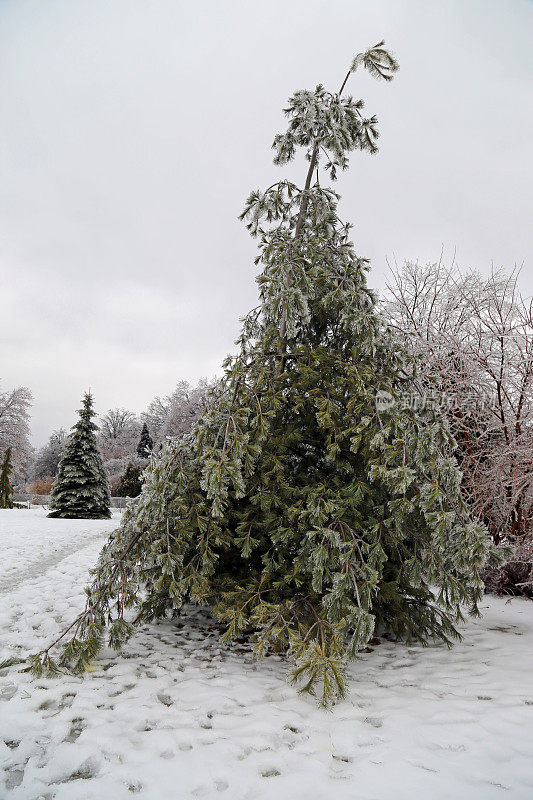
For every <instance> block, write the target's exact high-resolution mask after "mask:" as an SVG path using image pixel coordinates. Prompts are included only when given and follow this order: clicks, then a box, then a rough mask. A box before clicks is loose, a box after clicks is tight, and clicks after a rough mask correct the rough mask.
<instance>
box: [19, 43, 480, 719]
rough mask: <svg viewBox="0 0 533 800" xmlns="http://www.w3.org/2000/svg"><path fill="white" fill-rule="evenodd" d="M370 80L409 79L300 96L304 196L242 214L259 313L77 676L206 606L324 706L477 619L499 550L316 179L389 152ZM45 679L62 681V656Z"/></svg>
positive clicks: (149, 480)
mask: <svg viewBox="0 0 533 800" xmlns="http://www.w3.org/2000/svg"><path fill="white" fill-rule="evenodd" d="M362 67H364V68H366V69H368V71H369V72H370V73H371V74H372V75H374V76H375V77H378V78H384V79H385V80H390V79H391V78H392V77H393V73H394V72H395V70H396V69H397V64H396V62H395V61H394V59H393V58H392V57H391V56H390V54H389V53H388V52H387V51H386V50H385V49H384V46H383V43H380V44H379V45H377V46H376V47H374V48H371V49H370V50H369V51H367V52H365V53H362V54H360V55H358V56H356V58H355V59H354V61H353V63H352V65H351V68H350V70H349V72H348V75H347V76H346V79H345V80H344V82H343V84H342V87H341V89H340V91H338V92H333V93H332V92H329V91H327V90H326V89H325V88H324V87H323V86H321V85H319V86H317V88H316V89H315V90H314V91H298V92H296V93H295V94H294V95H293V96H292V97H291V98H290V100H289V102H288V105H287V108H286V114H287V117H288V120H289V123H288V128H287V130H286V131H285V133H282V134H280V135H278V136H276V138H275V140H274V150H275V159H274V160H275V163H276V164H285V163H287V162H288V161H291V160H292V159H293V158H294V157H295V155H296V153H297V151H298V150H300V149H302V150H303V152H304V155H305V157H306V159H307V162H308V169H307V177H306V181H305V184H304V186H303V188H300V187H298V186H297V185H295V184H294V183H291V182H290V181H288V180H281V181H280V182H278V183H275V184H273V185H272V186H270V187H269V188H268V189H266V191H263V192H261V191H254V192H252V194H251V195H250V197H249V198H248V200H247V202H246V206H245V209H244V212H243V215H242V217H243V219H244V220H245V221H246V223H247V226H248V229H249V231H250V233H251V234H252V236H254V237H255V238H256V239H257V241H258V248H259V253H258V256H257V263H258V264H259V265H260V267H261V272H260V275H259V277H258V285H259V295H260V303H259V305H258V307H257V308H256V309H255V310H254V311H252V312H251V313H250V314H249V315H248V316H247V317H246V318H245V320H244V324H243V328H242V333H241V336H240V338H239V340H238V345H239V352H238V354H237V356H236V357H234V358H228V359H227V361H226V362H225V365H224V367H225V373H224V377H223V378H222V380H221V381H220V383H219V384H218V385H217V386H216V387H215V388H214V389H213V390H212V392H211V397H210V403H209V405H208V408H207V410H206V411H205V412H204V414H203V415H202V417H201V418H200V420H199V421H198V423H197V424H196V425H195V427H194V428H193V430H192V432H191V433H189V434H187V435H184V436H183V437H181V438H180V439H175V440H170V441H169V442H168V443H167V444H166V446H165V447H164V448H163V450H162V452H161V454H160V455H159V456H158V457H157V459H155V460H154V461H153V463H152V464H151V466H150V468H149V469H148V471H147V473H146V475H145V481H144V485H143V490H142V492H141V495H140V497H139V499H138V501H137V503H136V504H135V505H134V506H132V507H130V508H129V509H128V510H127V511H126V513H125V517H124V521H123V524H122V526H121V527H120V529H119V530H117V531H116V532H115V533H114V534H113V535H112V536H111V538H110V540H109V542H108V543H107V545H106V546H105V547H104V549H103V551H102V553H101V555H100V558H99V561H98V564H97V569H96V572H95V573H94V579H93V582H92V585H91V586H90V588H89V590H88V592H89V594H88V599H87V608H86V611H85V612H84V613H82V614H81V616H80V617H79V619H78V621H77V624H76V626H75V630H76V634H75V636H74V638H72V639H71V640H70V641H69V642H68V644H67V645H66V647H65V649H64V650H63V653H62V655H61V659H60V663H61V664H62V665H66V666H69V667H70V668H73V669H74V670H82V669H84V668H85V666H86V665H87V663H88V662H89V661H90V659H91V658H92V657H93V656H94V655H95V653H96V652H97V651H98V648H99V647H100V645H101V643H102V641H103V636H104V631H105V627H106V625H108V624H110V628H109V642H110V644H111V645H112V646H114V647H120V645H121V643H122V642H123V641H124V640H125V639H126V638H127V637H128V636H129V635H130V634H131V632H132V629H133V628H132V624H131V621H129V619H128V618H127V616H125V609H128V608H131V607H134V608H135V609H136V612H137V613H136V617H135V619H136V620H137V621H138V620H151V619H155V618H158V617H162V616H164V615H167V614H172V613H177V612H178V611H179V609H180V607H181V605H182V604H183V602H184V601H186V600H192V601H193V602H198V603H204V604H208V605H210V606H211V607H212V608H213V610H214V613H215V614H216V615H217V616H218V617H219V618H220V619H222V620H224V621H225V622H226V623H227V626H228V627H227V634H226V638H227V639H229V638H231V637H232V636H233V635H235V634H236V633H238V632H241V631H245V632H248V633H249V634H250V635H252V636H253V637H254V639H255V652H256V654H257V656H258V657H260V656H262V655H263V654H264V653H265V652H267V651H268V650H269V649H271V648H273V649H277V650H281V651H284V652H287V653H288V654H289V656H290V657H291V659H292V661H293V669H292V678H293V679H294V680H295V681H299V682H301V685H302V688H303V689H304V690H307V691H309V692H318V693H319V695H320V698H321V702H323V703H325V704H326V703H328V702H330V701H331V700H333V699H334V698H335V697H336V696H339V695H342V694H343V693H344V691H345V666H346V663H347V661H348V660H350V659H353V658H355V657H356V654H357V651H358V650H359V649H360V648H361V647H363V646H364V645H365V644H366V642H367V641H368V640H369V638H370V637H371V636H372V633H373V631H374V629H375V628H378V629H379V630H386V631H388V632H389V634H392V635H394V636H396V637H402V638H410V639H414V640H417V641H420V642H426V641H428V640H430V639H441V640H444V641H446V642H450V641H451V640H452V639H453V638H454V637H455V636H456V635H457V632H456V627H455V626H456V623H457V622H458V621H459V620H461V618H462V613H463V612H462V608H463V605H465V606H466V607H467V608H469V609H470V610H472V611H473V612H476V611H477V603H478V601H479V599H480V597H481V593H482V582H481V580H480V578H479V571H478V570H479V567H480V566H481V564H482V563H483V562H484V561H485V559H486V558H487V556H488V555H489V554H490V552H491V548H492V545H491V543H490V541H489V539H488V537H487V535H486V532H485V530H484V528H483V527H482V526H481V525H479V524H478V523H477V522H476V521H475V520H472V519H470V517H469V513H468V509H467V508H466V507H465V504H464V502H463V500H462V498H461V494H460V488H459V486H460V478H461V476H460V473H459V471H458V469H457V466H456V462H455V460H454V457H453V451H454V447H455V443H454V441H453V438H452V436H451V435H450V432H449V430H448V428H447V426H446V423H445V421H444V420H442V419H440V418H439V417H438V416H436V415H435V413H433V412H432V410H431V409H428V410H426V411H422V412H420V411H417V410H416V408H412V407H410V406H405V405H403V404H401V403H400V399H401V397H402V393H403V392H404V390H409V391H411V390H413V389H415V388H416V363H414V362H413V361H411V360H409V359H408V357H407V355H406V354H405V353H404V352H403V351H402V350H401V349H399V347H398V346H397V345H396V344H395V342H394V340H393V339H392V337H391V335H390V334H389V333H388V332H387V331H386V330H384V329H383V326H382V324H381V322H380V318H379V316H378V314H377V311H376V308H375V300H374V296H373V294H372V292H371V291H370V290H369V289H368V287H367V284H366V274H365V273H366V270H367V264H366V262H365V260H364V259H362V258H360V257H358V256H357V255H356V254H355V252H354V247H353V245H352V243H351V241H350V232H349V231H350V226H349V225H347V224H345V223H343V222H342V221H341V220H340V219H339V216H338V212H337V202H338V199H339V198H338V195H337V194H336V193H335V192H334V191H333V190H332V189H331V188H330V187H328V186H326V185H324V183H323V179H324V175H322V177H321V179H320V180H319V169H322V170H323V173H326V174H329V177H330V178H331V179H332V180H334V179H335V178H336V177H337V172H338V171H339V170H345V169H347V167H348V157H349V154H350V152H352V151H353V150H366V151H368V152H370V153H373V152H375V151H376V139H377V136H378V130H377V120H376V118H375V117H374V116H370V117H366V116H365V114H364V111H363V102H362V101H361V100H354V99H353V98H352V97H351V96H344V94H343V91H344V88H345V85H346V82H347V80H348V78H349V76H350V74H351V73H353V72H355V71H357V70H358V69H360V68H362ZM380 400H381V402H379V401H380ZM377 401H378V402H377ZM110 620H111V622H110ZM32 665H33V668H34V671H35V672H36V673H39V672H40V671H42V669H43V668H45V669H51V670H52V671H53V670H54V668H55V662H54V661H51V658H50V654H49V653H48V651H45V652H43V653H41V654H39V655H37V656H34V657H33V659H32Z"/></svg>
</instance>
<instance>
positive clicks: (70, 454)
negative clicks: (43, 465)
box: [48, 393, 111, 519]
mask: <svg viewBox="0 0 533 800" xmlns="http://www.w3.org/2000/svg"><path fill="white" fill-rule="evenodd" d="M79 415H80V416H79V420H78V422H77V423H76V424H75V425H74V427H73V428H72V432H71V433H70V435H69V437H68V439H67V442H66V444H65V445H64V448H63V452H62V455H61V460H60V462H59V467H58V471H57V478H56V480H55V482H54V485H53V486H52V492H51V498H50V507H51V509H52V511H51V513H50V514H49V515H48V516H50V517H67V518H69V519H77V518H85V519H100V518H104V517H110V516H111V513H110V510H109V509H110V505H111V495H110V489H109V480H108V478H107V475H106V472H105V469H104V465H103V462H102V456H101V454H100V451H99V449H98V444H97V441H96V436H95V431H96V430H98V429H97V426H96V425H95V424H94V422H93V421H92V419H93V417H94V416H95V413H94V411H93V399H92V396H91V394H89V393H86V394H85V396H84V398H83V407H82V408H81V409H80V410H79Z"/></svg>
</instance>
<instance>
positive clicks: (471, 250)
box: [0, 0, 533, 445]
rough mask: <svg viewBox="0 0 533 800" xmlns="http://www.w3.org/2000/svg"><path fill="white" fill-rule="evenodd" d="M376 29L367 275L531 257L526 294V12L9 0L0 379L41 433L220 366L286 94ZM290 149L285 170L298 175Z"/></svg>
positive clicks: (361, 203)
mask: <svg viewBox="0 0 533 800" xmlns="http://www.w3.org/2000/svg"><path fill="white" fill-rule="evenodd" d="M382 38H385V39H386V40H387V45H389V46H390V47H391V49H393V51H394V52H395V54H396V56H397V58H398V59H399V61H400V65H401V70H400V73H399V74H398V77H397V79H396V80H395V81H393V83H392V84H385V83H376V82H374V81H372V79H371V78H370V77H369V76H367V75H366V74H359V73H358V74H357V75H356V76H353V77H352V79H351V82H350V84H349V89H350V91H351V92H352V93H353V94H354V95H356V96H360V97H362V98H364V99H365V100H366V101H367V111H369V112H370V113H376V114H377V116H378V118H379V120H380V128H381V139H380V148H381V149H380V152H379V154H378V155H377V156H374V157H372V156H369V155H366V154H360V153H359V154H357V153H356V154H354V155H353V156H352V160H351V169H350V171H349V172H348V173H346V174H345V175H342V176H341V178H340V180H339V181H338V183H337V188H338V191H340V193H341V194H342V196H343V199H342V203H341V213H342V215H343V216H344V218H346V219H349V220H351V221H352V222H354V223H355V230H354V239H355V242H356V245H357V250H358V252H359V253H360V255H364V256H367V257H369V258H371V259H372V271H371V273H370V284H371V285H372V286H374V287H376V288H378V289H379V288H381V287H382V286H383V284H384V281H385V276H386V272H387V260H389V261H392V260H394V259H396V261H397V262H402V261H403V260H404V259H411V260H416V259H418V260H420V261H422V262H426V261H435V260H437V259H438V258H439V255H440V253H441V250H442V249H443V250H444V258H445V260H448V261H450V260H451V258H452V257H453V254H454V252H455V253H456V261H457V262H458V263H459V264H460V265H462V266H464V267H467V266H473V267H476V268H478V269H479V270H480V271H482V272H485V273H486V272H488V271H490V268H491V264H492V263H494V264H495V265H497V266H500V265H504V266H506V267H508V268H512V267H513V266H514V265H515V264H518V265H523V267H522V279H521V283H522V288H523V289H524V291H525V292H526V293H528V294H529V293H531V292H532V290H533V266H532V264H533V225H532V219H531V212H532V208H531V200H532V186H533V168H532V164H533V158H532V155H533V152H532V151H533V136H532V130H533V96H532V95H533V47H532V42H533V3H530V2H526V0H499V1H498V2H496V1H495V0H440V1H439V0H432V2H427V0H388V1H386V0H372V1H371V0H365V2H362V0H263V1H262V2H251V0H242V1H239V0H203V2H200V0H149V2H148V1H147V0H83V1H82V0H64V2H60V1H59V0H47V2H43V0H31V1H28V0H0V74H1V80H0V113H1V117H0V278H1V283H0V343H1V350H0V376H1V377H2V379H3V386H4V388H10V387H13V386H15V385H20V384H23V385H27V386H28V387H29V388H30V389H31V390H32V392H33V394H34V407H33V417H32V429H33V441H34V443H35V444H36V445H40V444H42V443H43V442H44V441H45V440H46V439H47V437H48V436H49V434H50V432H51V431H52V429H54V428H58V427H60V426H64V427H68V426H70V425H71V424H72V423H73V422H74V418H75V409H76V408H78V407H79V401H80V397H81V394H82V393H83V391H84V390H86V389H87V388H89V387H90V388H91V389H92V391H93V393H94V395H95V402H96V407H97V410H98V411H99V412H100V413H101V412H104V411H105V410H106V409H107V408H110V407H115V406H125V407H128V408H130V409H132V410H134V411H136V412H140V411H142V410H143V408H144V407H145V406H146V405H147V403H148V402H149V401H150V399H151V398H152V397H153V396H154V395H156V394H168V393H169V392H170V391H171V390H172V389H173V387H174V385H175V384H176V382H177V381H178V380H180V379H184V378H185V379H189V380H192V381H194V380H196V379H198V378H199V377H201V376H206V377H212V376H214V375H215V374H217V372H219V365H220V363H221V361H222V359H223V358H224V356H225V355H226V354H227V352H228V351H230V350H231V349H232V347H233V344H232V343H233V340H234V339H235V337H236V335H237V333H238V329H239V317H240V316H242V315H243V314H245V313H246V311H247V310H248V309H249V308H250V307H252V306H253V305H255V303H256V287H255V283H254V276H255V272H256V268H255V267H254V264H253V257H254V243H253V241H252V240H251V239H250V238H249V236H248V234H247V232H246V230H245V228H244V226H243V225H242V224H241V223H239V222H238V220H237V216H238V214H239V212H240V210H241V207H242V204H243V201H244V199H245V198H246V196H247V195H248V193H249V191H250V190H251V189H252V188H261V187H262V188H265V187H266V186H268V185H269V184H270V183H272V182H273V181H274V180H276V179H278V178H279V177H281V176H283V174H284V173H286V172H287V169H286V168H282V169H279V168H277V167H274V165H273V164H272V153H271V150H270V147H271V143H272V139H273V137H274V134H275V133H276V132H278V131H280V130H282V129H283V125H284V122H283V116H282V113H281V109H282V108H283V106H284V103H285V101H286V99H287V97H288V96H289V94H291V93H292V92H293V91H294V90H295V89H300V88H311V89H312V88H314V86H315V85H316V83H318V82H322V83H325V85H326V86H327V87H328V88H331V89H332V90H335V89H337V88H338V86H339V83H340V82H341V80H342V78H343V76H344V74H345V72H346V68H347V66H348V64H349V62H350V59H351V57H352V55H353V54H354V53H356V52H359V51H360V50H363V49H366V48H367V47H368V46H370V45H373V44H375V43H376V42H377V41H379V40H380V39H382ZM305 169H306V167H305V164H304V163H303V162H301V161H299V162H298V163H297V164H296V165H295V167H294V169H292V168H291V170H290V174H291V177H293V178H295V179H298V180H299V181H300V182H303V178H304V171H305Z"/></svg>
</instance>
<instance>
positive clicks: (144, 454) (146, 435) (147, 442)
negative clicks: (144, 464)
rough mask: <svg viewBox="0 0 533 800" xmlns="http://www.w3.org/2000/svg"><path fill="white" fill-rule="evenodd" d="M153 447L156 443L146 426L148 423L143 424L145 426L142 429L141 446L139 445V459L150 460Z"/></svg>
mask: <svg viewBox="0 0 533 800" xmlns="http://www.w3.org/2000/svg"><path fill="white" fill-rule="evenodd" d="M153 446H154V442H153V440H152V437H151V436H150V431H149V430H148V425H147V424H146V422H143V426H142V429H141V436H140V438H139V444H138V445H137V455H138V456H139V458H148V456H149V455H150V453H151V452H152V448H153Z"/></svg>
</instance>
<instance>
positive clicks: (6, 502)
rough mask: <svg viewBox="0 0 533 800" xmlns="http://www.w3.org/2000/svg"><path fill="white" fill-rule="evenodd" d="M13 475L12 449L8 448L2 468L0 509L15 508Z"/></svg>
mask: <svg viewBox="0 0 533 800" xmlns="http://www.w3.org/2000/svg"><path fill="white" fill-rule="evenodd" d="M12 475H13V464H12V462H11V448H10V447H8V448H7V449H6V452H5V453H4V458H3V460H2V465H1V466H0V508H13V484H12V480H11V478H12Z"/></svg>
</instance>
